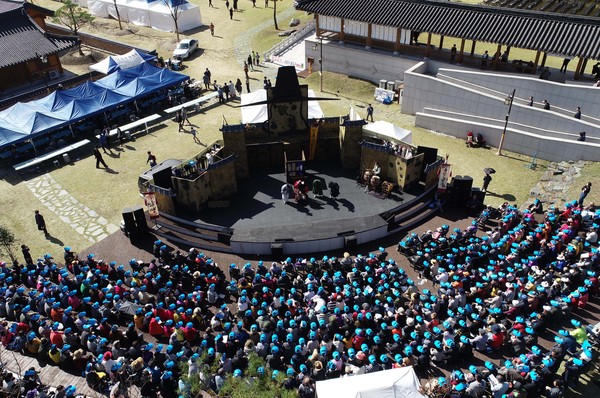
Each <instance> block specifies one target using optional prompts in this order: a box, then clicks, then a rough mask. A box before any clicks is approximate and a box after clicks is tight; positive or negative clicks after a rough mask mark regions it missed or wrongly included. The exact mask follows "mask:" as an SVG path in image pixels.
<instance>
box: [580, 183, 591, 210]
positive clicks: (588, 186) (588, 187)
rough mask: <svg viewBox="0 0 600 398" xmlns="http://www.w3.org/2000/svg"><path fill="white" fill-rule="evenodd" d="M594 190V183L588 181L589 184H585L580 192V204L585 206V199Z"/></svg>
mask: <svg viewBox="0 0 600 398" xmlns="http://www.w3.org/2000/svg"><path fill="white" fill-rule="evenodd" d="M591 190H592V183H591V182H588V183H587V184H585V185H584V186H583V187H581V194H579V201H578V203H579V206H580V207H581V206H583V201H584V199H585V198H586V196H588V194H589V193H590V191H591Z"/></svg>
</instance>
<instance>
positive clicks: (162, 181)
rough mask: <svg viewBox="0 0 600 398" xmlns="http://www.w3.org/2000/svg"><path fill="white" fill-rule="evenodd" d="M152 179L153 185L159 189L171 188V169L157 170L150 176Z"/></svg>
mask: <svg viewBox="0 0 600 398" xmlns="http://www.w3.org/2000/svg"><path fill="white" fill-rule="evenodd" d="M152 178H153V179H154V185H156V186H159V187H161V188H165V189H167V188H173V184H172V181H171V167H167V168H166V169H164V170H159V171H157V172H155V173H154V174H152Z"/></svg>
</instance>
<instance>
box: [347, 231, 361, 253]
mask: <svg viewBox="0 0 600 398" xmlns="http://www.w3.org/2000/svg"><path fill="white" fill-rule="evenodd" d="M357 247H358V238H357V237H356V235H349V236H344V249H345V250H347V251H349V252H352V251H355V250H356V248H357Z"/></svg>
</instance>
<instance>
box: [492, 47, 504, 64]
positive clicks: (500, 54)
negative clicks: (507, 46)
mask: <svg viewBox="0 0 600 398" xmlns="http://www.w3.org/2000/svg"><path fill="white" fill-rule="evenodd" d="M501 51H502V44H498V48H496V54H494V69H498V62H500V57H501V56H502V53H501Z"/></svg>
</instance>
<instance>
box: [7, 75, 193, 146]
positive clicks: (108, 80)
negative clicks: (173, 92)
mask: <svg viewBox="0 0 600 398" xmlns="http://www.w3.org/2000/svg"><path fill="white" fill-rule="evenodd" d="M188 79H189V77H188V76H186V75H183V74H181V73H177V72H173V71H171V70H168V69H163V68H159V67H157V66H154V65H151V64H149V63H142V64H139V65H137V66H134V67H132V68H129V69H124V70H120V71H117V72H115V73H112V74H111V75H109V76H106V77H104V78H102V79H100V80H97V81H95V82H89V81H88V82H85V83H83V84H81V85H79V86H77V87H74V88H71V89H68V90H59V91H55V92H53V93H52V94H49V95H47V96H46V97H44V98H41V99H39V100H35V101H31V102H27V103H22V102H19V103H17V104H15V105H13V106H11V107H10V108H8V109H5V110H3V111H0V126H2V128H0V149H2V148H5V147H7V146H9V145H11V144H16V143H19V142H23V141H26V140H29V139H33V138H36V137H39V136H43V135H45V134H48V133H51V132H53V131H55V130H57V129H59V128H61V127H64V126H68V125H71V124H73V123H75V122H78V121H80V120H83V119H85V118H88V117H90V116H94V115H97V114H99V113H103V112H107V111H110V110H111V109H114V108H116V107H117V106H119V105H124V104H127V103H130V102H132V101H134V100H136V99H138V98H142V97H145V96H148V95H150V94H152V93H154V92H156V91H158V90H161V89H164V88H167V87H170V86H173V85H176V84H180V83H182V82H184V81H186V80H188Z"/></svg>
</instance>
